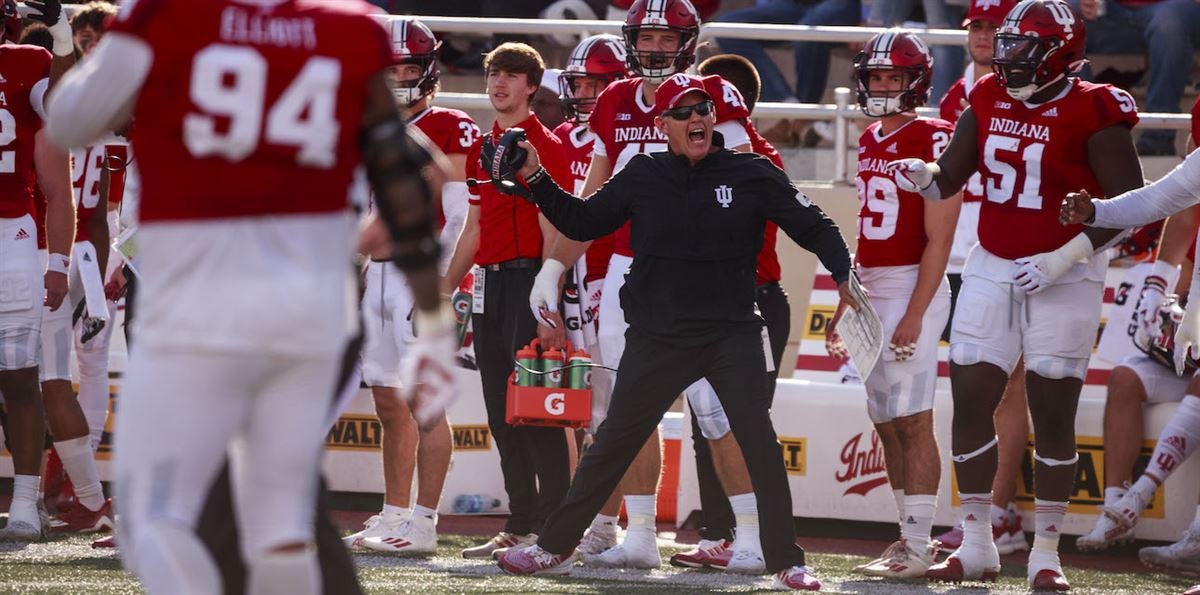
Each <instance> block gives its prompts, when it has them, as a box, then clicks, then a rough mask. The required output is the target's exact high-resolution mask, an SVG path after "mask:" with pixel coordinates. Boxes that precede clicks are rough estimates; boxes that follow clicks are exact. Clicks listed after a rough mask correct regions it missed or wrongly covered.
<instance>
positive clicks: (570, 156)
mask: <svg viewBox="0 0 1200 595" xmlns="http://www.w3.org/2000/svg"><path fill="white" fill-rule="evenodd" d="M554 136H557V137H558V140H560V141H562V144H563V150H564V151H566V156H567V167H568V168H570V173H571V187H570V188H568V189H567V191H568V192H570V193H571V194H574V195H575V196H581V195H582V194H583V182H584V180H586V179H587V171H588V166H590V165H591V164H592V146H593V145H594V144H595V142H596V135H595V134H593V133H592V131H591V130H590V129H588V127H587V124H576V123H575V122H573V121H571V120H567V121H566V122H563V123H562V124H559V125H558V127H557V128H555V129H554ZM613 235H614V234H608V235H606V236H604V237H602V238H596V239H595V240H592V245H591V246H588V249H587V254H586V257H587V261H586V262H587V275H585V276H584V281H587V282H589V283H590V282H592V281H595V280H597V279H603V278H604V276H605V275H607V274H608V261H609V259H610V258H612V253H613V244H614V243H615V242H616V238H614V237H613Z"/></svg>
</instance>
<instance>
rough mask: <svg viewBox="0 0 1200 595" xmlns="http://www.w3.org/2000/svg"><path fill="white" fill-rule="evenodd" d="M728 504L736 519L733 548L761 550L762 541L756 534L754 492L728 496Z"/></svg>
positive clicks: (756, 508)
mask: <svg viewBox="0 0 1200 595" xmlns="http://www.w3.org/2000/svg"><path fill="white" fill-rule="evenodd" d="M729 506H730V508H733V517H734V519H736V520H737V530H736V531H735V532H734V536H733V549H735V550H752V551H756V552H762V542H761V541H760V538H759V536H758V499H757V498H756V497H755V496H754V492H747V493H745V494H735V495H733V496H730V497H729Z"/></svg>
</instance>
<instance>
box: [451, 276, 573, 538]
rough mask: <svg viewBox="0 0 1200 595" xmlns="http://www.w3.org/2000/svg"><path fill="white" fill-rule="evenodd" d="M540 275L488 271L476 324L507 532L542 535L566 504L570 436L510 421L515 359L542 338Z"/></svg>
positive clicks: (473, 321) (477, 350)
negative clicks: (536, 295) (537, 311)
mask: <svg viewBox="0 0 1200 595" xmlns="http://www.w3.org/2000/svg"><path fill="white" fill-rule="evenodd" d="M536 273H537V269H535V268H528V269H512V270H506V271H487V272H486V273H485V277H484V299H483V301H484V306H483V313H482V314H475V315H474V316H472V318H471V324H472V325H473V327H472V328H473V332H474V333H475V362H476V364H478V365H479V375H480V377H481V378H482V381H483V402H484V404H485V405H486V406H487V416H488V427H489V428H491V430H492V438H493V439H494V440H495V441H496V449H497V450H499V451H500V470H501V472H502V473H503V475H504V491H505V492H507V493H508V508H509V511H510V514H509V517H508V522H507V523H506V524H505V526H504V530H505V531H507V532H509V533H516V534H520V535H524V534H527V533H541V531H542V524H543V523H544V522H545V521H546V517H547V516H548V515H549V514H550V511H552V510H554V509H555V507H557V506H558V505H559V503H560V502H562V499H563V496H564V495H565V494H566V493H567V487H568V486H569V485H570V481H571V476H570V472H571V471H570V462H569V458H568V453H567V439H566V433H565V432H563V430H562V428H543V427H533V426H511V425H509V424H508V422H506V421H504V411H505V402H506V398H507V397H506V395H507V391H508V378H509V375H510V374H512V371H513V356H514V354H515V353H516V351H517V350H518V349H520V348H521V347H524V346H525V345H527V344H529V342H530V341H532V340H533V339H534V338H535V337H536V336H537V322H536V321H535V320H534V319H533V314H532V313H531V312H530V311H529V291H530V290H531V289H532V288H533V278H534V275H535V274H536Z"/></svg>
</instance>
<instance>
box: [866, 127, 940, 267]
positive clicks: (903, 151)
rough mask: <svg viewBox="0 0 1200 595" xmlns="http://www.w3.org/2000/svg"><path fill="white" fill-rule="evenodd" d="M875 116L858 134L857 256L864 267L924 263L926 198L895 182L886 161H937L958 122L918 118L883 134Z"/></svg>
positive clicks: (926, 239) (926, 240)
mask: <svg viewBox="0 0 1200 595" xmlns="http://www.w3.org/2000/svg"><path fill="white" fill-rule="evenodd" d="M882 126H883V123H882V122H879V121H876V122H874V123H872V124H871V125H870V126H868V127H867V129H866V130H864V131H863V133H862V136H861V137H859V139H858V175H857V177H855V179H854V183H855V186H857V187H858V200H859V204H860V205H861V206H860V209H859V212H858V262H859V264H860V265H862V266H864V267H886V266H903V265H914V264H920V262H921V255H922V254H923V253H924V251H925V244H926V243H927V242H928V241H929V240H928V238H927V237H926V236H925V199H923V198H921V195H919V194H917V193H915V192H906V191H904V190H901V189H899V188H897V187H896V182H895V180H894V179H893V177H892V174H891V173H890V172H888V171H887V164H888V162H890V161H895V160H896V159H907V158H914V157H915V158H918V159H923V160H925V161H935V160H937V158H938V157H939V156H940V155H941V154H942V151H943V150H945V148H946V145H948V144H950V137H951V136H952V135H953V134H954V126H952V125H951V124H950V123H949V122H947V121H945V120H940V119H937V118H917V119H915V120H912V121H910V122H908V123H907V124H905V125H903V126H901V127H900V128H898V129H896V130H893V131H892V133H891V134H889V135H887V136H880V128H881V127H882Z"/></svg>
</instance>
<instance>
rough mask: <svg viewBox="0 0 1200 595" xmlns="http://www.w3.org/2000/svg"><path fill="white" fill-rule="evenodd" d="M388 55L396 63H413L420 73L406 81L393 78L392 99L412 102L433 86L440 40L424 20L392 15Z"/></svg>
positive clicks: (419, 98)
mask: <svg viewBox="0 0 1200 595" xmlns="http://www.w3.org/2000/svg"><path fill="white" fill-rule="evenodd" d="M391 25H392V59H393V61H394V62H395V63H396V64H398V65H399V64H416V65H417V66H419V67H420V68H421V76H420V77H418V78H416V79H413V80H410V81H394V84H395V88H394V90H393V91H394V92H395V94H396V100H397V101H400V102H401V103H404V104H405V105H406V106H410V107H411V106H413V105H416V103H417V102H418V101H420V100H421V99H422V98H423V97H425V96H427V95H429V94H430V93H433V92H434V90H435V89H437V83H438V77H439V75H438V66H437V53H438V49H439V48H441V47H442V42H440V41H438V40H437V38H436V37H434V36H433V32H432V31H430V30H429V27H426V26H425V24H424V23H422V22H421V21H418V20H416V19H414V18H410V17H400V18H396V19H393V20H392V22H391Z"/></svg>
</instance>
